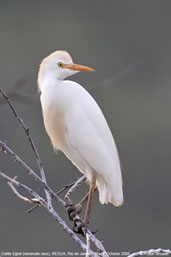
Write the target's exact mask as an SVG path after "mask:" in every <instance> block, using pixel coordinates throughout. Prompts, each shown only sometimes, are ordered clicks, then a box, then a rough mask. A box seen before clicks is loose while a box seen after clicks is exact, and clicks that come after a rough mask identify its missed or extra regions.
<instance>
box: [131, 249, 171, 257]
mask: <svg viewBox="0 0 171 257" xmlns="http://www.w3.org/2000/svg"><path fill="white" fill-rule="evenodd" d="M159 253H163V254H164V255H165V256H166V255H171V250H170V249H167V250H165V249H161V248H158V249H151V250H147V251H139V252H136V253H132V254H130V255H129V256H128V257H138V256H142V255H147V256H153V255H158V256H159Z"/></svg>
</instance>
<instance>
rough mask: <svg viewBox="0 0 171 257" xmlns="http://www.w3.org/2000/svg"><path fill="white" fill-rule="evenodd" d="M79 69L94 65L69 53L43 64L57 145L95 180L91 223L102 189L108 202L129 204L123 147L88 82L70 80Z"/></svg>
mask: <svg viewBox="0 0 171 257" xmlns="http://www.w3.org/2000/svg"><path fill="white" fill-rule="evenodd" d="M79 71H93V69H91V68H89V67H87V66H82V65H78V64H74V63H73V61H72V58H71V56H70V55H69V54H68V52H66V51H56V52H54V53H52V54H50V55H49V56H48V57H46V58H45V59H43V61H42V62H41V64H40V69H39V74H38V87H39V90H40V92H41V97H40V99H41V105H42V111H43V119H44V125H45V128H46V131H47V134H48V135H49V137H50V139H51V142H52V145H53V147H54V149H55V150H60V151H62V152H63V153H64V154H65V155H66V156H67V157H68V158H69V159H70V160H71V162H72V163H73V164H74V165H75V166H76V167H77V168H78V169H79V170H80V171H81V173H83V174H85V175H86V177H87V179H88V181H89V183H90V190H89V197H88V203H87V209H86V214H85V218H84V223H85V224H86V225H87V223H88V220H89V216H90V210H91V203H92V198H93V193H94V190H95V189H96V188H98V190H99V200H100V202H101V203H102V204H104V203H108V202H110V203H112V204H113V205H115V206H119V205H121V204H122V203H123V192H122V175H121V168H120V162H119V156H118V151H117V148H116V145H115V142H114V139H113V136H112V134H111V131H110V129H109V127H108V124H107V122H106V120H105V118H104V116H103V113H102V112H101V110H100V108H99V106H98V105H97V103H96V102H95V100H94V99H93V98H92V96H91V95H90V94H89V93H88V92H87V91H86V90H85V89H84V88H83V87H82V86H80V85H79V84H78V83H76V82H74V81H70V80H64V79H65V78H67V77H68V76H71V75H73V74H75V73H77V72H79Z"/></svg>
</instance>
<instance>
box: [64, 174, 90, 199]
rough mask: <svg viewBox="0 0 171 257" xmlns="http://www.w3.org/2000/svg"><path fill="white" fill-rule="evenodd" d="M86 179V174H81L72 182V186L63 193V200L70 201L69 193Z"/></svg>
mask: <svg viewBox="0 0 171 257" xmlns="http://www.w3.org/2000/svg"><path fill="white" fill-rule="evenodd" d="M85 180H86V176H82V177H81V178H79V179H78V180H77V181H76V182H75V183H74V184H73V186H72V187H71V188H70V189H69V190H68V192H67V193H66V195H65V201H70V195H71V194H72V192H73V191H74V190H75V189H77V188H78V187H79V186H80V185H81V184H82V183H83V182H84V181H85Z"/></svg>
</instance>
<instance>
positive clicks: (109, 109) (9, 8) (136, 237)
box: [0, 0, 171, 252]
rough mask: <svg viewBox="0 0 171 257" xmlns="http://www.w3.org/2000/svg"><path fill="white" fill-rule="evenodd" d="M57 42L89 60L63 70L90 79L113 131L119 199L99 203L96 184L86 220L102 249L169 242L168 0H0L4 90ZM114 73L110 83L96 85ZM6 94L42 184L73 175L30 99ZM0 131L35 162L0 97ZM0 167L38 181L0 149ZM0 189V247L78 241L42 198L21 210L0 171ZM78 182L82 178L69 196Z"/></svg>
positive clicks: (56, 246) (30, 82) (30, 78)
mask: <svg viewBox="0 0 171 257" xmlns="http://www.w3.org/2000/svg"><path fill="white" fill-rule="evenodd" d="M59 49H66V50H67V51H69V53H70V54H71V56H72V58H73V60H74V61H75V62H76V63H80V64H84V65H88V66H90V67H92V68H94V69H95V72H94V73H79V74H78V75H76V76H74V77H72V78H71V79H72V80H75V81H77V82H79V83H80V84H82V85H83V86H89V87H90V89H91V86H93V85H97V87H96V89H97V90H96V92H92V94H93V96H94V97H95V99H96V100H97V102H98V104H99V105H100V107H101V109H102V110H103V112H104V114H105V116H106V119H107V120H108V123H109V125H110V127H111V130H112V132H113V134H114V136H115V140H116V143H117V145H118V149H119V153H120V158H121V162H122V167H123V180H124V198H125V202H124V205H123V206H122V207H120V208H115V207H113V206H112V205H104V206H103V205H101V204H100V203H99V201H98V194H97V193H96V197H95V200H94V206H93V211H92V217H91V224H90V228H91V229H92V230H95V229H98V232H97V237H98V238H99V239H101V240H103V241H104V246H105V247H106V249H107V251H109V252H110V251H113V252H116V251H131V252H132V251H137V250H141V249H144V250H145V249H149V248H158V247H163V248H169V247H170V236H171V232H170V231H171V230H170V227H171V221H170V220H171V219H170V217H171V207H170V205H171V187H170V184H171V174H170V172H171V138H170V134H171V119H170V110H171V101H170V98H171V86H170V83H171V1H169V0H165V1H163V0H159V1H158V0H150V1H143V0H139V1H133V0H129V1H124V0H113V1H112V0H94V1H90V0H87V1H79V0H75V1H67V0H63V1H57V0H56V1H54V0H51V1H44V0H41V1H40V0H37V1H33V0H30V1H26V0H22V1H21V0H18V1H17V0H13V1H9V0H4V1H3V0H1V1H0V84H1V86H2V87H3V88H4V89H5V90H6V91H8V90H11V89H12V88H13V87H14V84H15V83H16V82H17V81H18V80H19V79H21V78H25V79H26V81H27V83H25V82H23V87H21V88H19V89H18V90H19V93H22V94H26V95H32V94H37V86H36V80H37V73H38V67H39V64H40V61H41V59H42V58H44V57H45V56H47V55H48V54H49V53H51V52H53V51H55V50H59ZM118 74H120V75H119V79H118ZM114 75H116V79H113V81H112V82H111V83H110V86H111V88H108V89H107V88H105V89H104V90H98V86H99V85H101V82H102V81H105V80H108V79H109V78H111V77H113V76H114ZM15 90H16V89H15ZM90 91H91V90H90ZM13 100H14V104H15V108H16V110H17V111H18V113H19V114H20V116H21V117H22V118H23V119H24V121H25V123H26V124H27V125H28V126H29V128H30V131H31V134H32V137H33V138H34V140H35V143H36V146H37V149H38V151H39V153H40V156H41V159H42V161H43V163H44V167H45V170H46V176H47V180H48V183H49V185H50V186H51V187H52V188H53V189H54V190H59V189H60V188H61V187H62V186H63V185H64V184H68V183H70V182H72V181H73V180H75V179H77V177H78V176H80V173H79V171H77V170H76V168H75V167H74V166H73V165H72V164H71V163H70V162H69V161H68V160H67V159H66V157H65V156H64V155H62V154H61V153H59V154H58V155H55V154H54V153H53V149H52V146H51V144H50V141H49V139H48V137H47V135H46V133H45V130H44V126H43V122H42V116H41V108H40V103H39V101H37V102H34V101H33V103H26V101H25V100H24V103H17V101H15V98H14V99H13ZM0 139H1V140H7V144H8V145H9V146H10V147H11V148H12V149H13V150H14V151H15V152H16V153H18V154H19V156H21V157H22V158H23V159H24V160H25V161H26V162H27V163H28V164H29V165H30V166H31V167H32V168H33V169H35V170H36V171H37V172H38V168H37V166H36V161H35V159H34V155H33V153H32V151H31V149H30V145H29V144H28V142H27V138H26V137H25V135H24V133H23V131H22V129H21V128H20V127H19V125H18V123H17V121H16V120H15V119H14V118H13V116H12V114H11V112H10V110H9V107H8V106H7V105H6V104H3V103H2V99H0ZM0 170H1V171H4V172H6V173H7V174H9V175H11V176H14V175H18V176H19V179H20V180H21V181H23V182H25V183H27V184H28V185H33V184H34V185H35V188H36V190H37V191H38V192H40V191H41V188H40V186H38V185H37V184H36V183H35V182H33V180H32V179H30V178H29V176H27V175H26V174H25V172H24V171H23V170H22V169H21V168H20V167H19V165H17V164H15V163H13V162H12V161H11V160H10V159H9V157H8V156H7V155H5V154H3V153H2V152H1V153H0ZM0 190H1V194H0V251H63V250H70V251H77V250H80V249H79V248H77V246H76V245H75V244H74V242H73V241H72V240H71V239H70V237H68V236H67V235H66V234H65V233H63V232H61V230H60V228H59V227H58V226H57V224H56V222H55V221H54V220H53V218H52V217H51V216H50V215H49V214H48V213H47V212H46V211H45V210H44V209H43V208H39V209H37V210H35V211H34V212H32V213H31V214H30V215H29V214H27V213H26V210H27V209H29V208H30V207H31V206H30V205H28V204H26V203H24V202H22V201H21V200H19V199H17V198H16V197H15V196H14V194H13V193H12V192H11V191H10V189H9V187H8V186H7V185H6V182H5V181H4V180H3V179H0ZM86 190H88V187H87V186H84V187H83V190H82V191H77V192H76V193H75V195H74V197H76V198H77V199H78V198H81V196H82V193H83V191H86ZM81 192H82V193H81ZM76 198H74V199H76ZM57 208H58V209H59V212H60V214H61V215H62V216H63V215H64V217H65V218H66V220H67V217H66V214H64V213H63V211H62V209H61V208H60V207H59V206H57ZM67 223H68V224H70V223H69V221H67Z"/></svg>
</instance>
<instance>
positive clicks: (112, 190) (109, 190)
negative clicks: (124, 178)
mask: <svg viewBox="0 0 171 257" xmlns="http://www.w3.org/2000/svg"><path fill="white" fill-rule="evenodd" d="M96 183H97V187H98V190H99V200H100V202H101V204H104V203H105V204H107V203H109V202H110V203H112V204H113V205H114V206H120V205H122V204H123V192H122V182H121V183H120V181H118V183H111V181H108V183H107V182H106V181H105V180H104V179H101V178H99V177H98V178H97V181H96Z"/></svg>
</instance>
